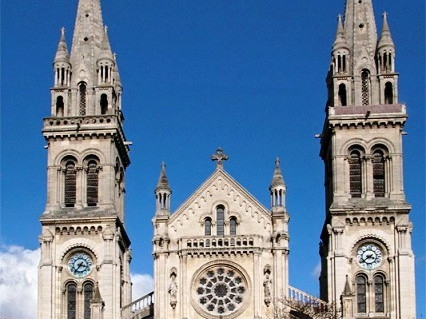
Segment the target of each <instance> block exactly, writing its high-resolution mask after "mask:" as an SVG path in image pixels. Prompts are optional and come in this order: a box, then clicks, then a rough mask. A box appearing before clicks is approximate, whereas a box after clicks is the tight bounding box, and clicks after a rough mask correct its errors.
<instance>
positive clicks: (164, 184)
mask: <svg viewBox="0 0 426 319" xmlns="http://www.w3.org/2000/svg"><path fill="white" fill-rule="evenodd" d="M159 190H168V191H171V188H170V186H169V181H168V179H167V176H166V164H164V162H163V163H161V172H160V177H159V178H158V183H157V187H156V188H155V191H156V192H158V191H159Z"/></svg>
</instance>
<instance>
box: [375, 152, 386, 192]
mask: <svg viewBox="0 0 426 319" xmlns="http://www.w3.org/2000/svg"><path fill="white" fill-rule="evenodd" d="M373 192H374V195H375V196H376V197H384V196H385V158H384V154H383V152H382V151H381V150H376V151H375V152H374V155H373Z"/></svg>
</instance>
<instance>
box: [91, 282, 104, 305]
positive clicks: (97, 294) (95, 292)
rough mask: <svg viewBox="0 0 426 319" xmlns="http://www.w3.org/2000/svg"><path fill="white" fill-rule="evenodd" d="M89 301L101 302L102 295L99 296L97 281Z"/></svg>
mask: <svg viewBox="0 0 426 319" xmlns="http://www.w3.org/2000/svg"><path fill="white" fill-rule="evenodd" d="M91 302H93V303H102V302H103V300H102V297H101V292H100V290H99V283H98V282H96V284H95V291H94V293H93V298H92V300H91Z"/></svg>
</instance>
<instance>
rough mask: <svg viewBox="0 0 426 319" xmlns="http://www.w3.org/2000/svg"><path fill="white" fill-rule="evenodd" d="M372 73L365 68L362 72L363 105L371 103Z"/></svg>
mask: <svg viewBox="0 0 426 319" xmlns="http://www.w3.org/2000/svg"><path fill="white" fill-rule="evenodd" d="M369 82H370V73H369V72H368V71H367V70H363V71H362V73H361V85H362V87H361V97H362V105H370V83H369Z"/></svg>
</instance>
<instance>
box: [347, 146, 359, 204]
mask: <svg viewBox="0 0 426 319" xmlns="http://www.w3.org/2000/svg"><path fill="white" fill-rule="evenodd" d="M349 179H350V181H349V184H350V194H351V196H352V197H355V198H357V197H361V194H362V167H361V153H360V152H359V151H358V150H353V151H352V152H351V155H350V157H349Z"/></svg>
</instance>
